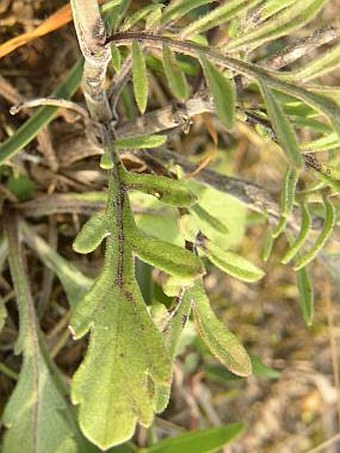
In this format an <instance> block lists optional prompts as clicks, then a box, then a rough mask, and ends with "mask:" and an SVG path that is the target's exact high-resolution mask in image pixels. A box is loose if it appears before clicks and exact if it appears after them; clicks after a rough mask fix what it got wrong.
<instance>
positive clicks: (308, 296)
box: [296, 267, 314, 326]
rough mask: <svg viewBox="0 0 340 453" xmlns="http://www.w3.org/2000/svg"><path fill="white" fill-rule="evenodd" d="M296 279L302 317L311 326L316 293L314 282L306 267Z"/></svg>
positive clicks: (299, 271) (297, 274)
mask: <svg viewBox="0 0 340 453" xmlns="http://www.w3.org/2000/svg"><path fill="white" fill-rule="evenodd" d="M296 279H297V287H298V290H299V300H300V307H301V311H302V317H303V319H304V321H305V323H306V324H307V326H311V325H312V324H313V316H314V293H313V287H312V282H311V280H310V277H309V275H308V272H307V269H306V268H305V267H304V268H302V269H300V270H298V271H297V272H296Z"/></svg>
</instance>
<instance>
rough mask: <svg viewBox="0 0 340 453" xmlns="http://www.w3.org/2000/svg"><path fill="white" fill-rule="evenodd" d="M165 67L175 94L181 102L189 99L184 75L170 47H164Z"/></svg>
mask: <svg viewBox="0 0 340 453" xmlns="http://www.w3.org/2000/svg"><path fill="white" fill-rule="evenodd" d="M163 66H164V71H165V75H166V78H167V80H168V83H169V86H170V89H171V91H172V92H173V94H174V95H175V96H176V97H177V98H178V99H180V100H185V99H186V98H187V97H188V85H187V81H186V78H185V75H184V73H183V72H182V71H181V70H180V68H179V67H178V64H177V61H176V57H175V55H174V53H173V52H172V50H171V49H170V47H169V46H167V45H165V44H164V45H163Z"/></svg>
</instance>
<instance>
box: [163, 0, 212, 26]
mask: <svg viewBox="0 0 340 453" xmlns="http://www.w3.org/2000/svg"><path fill="white" fill-rule="evenodd" d="M213 1H214V0H182V1H179V2H176V3H175V4H174V3H173V2H172V4H170V5H169V6H168V7H167V8H166V9H165V10H164V13H163V14H162V23H163V24H166V23H167V22H170V21H171V22H174V21H175V20H178V19H180V18H181V17H183V16H184V15H185V14H187V13H189V12H190V11H192V10H193V9H195V8H198V7H199V6H203V5H208V4H209V3H212V2H213Z"/></svg>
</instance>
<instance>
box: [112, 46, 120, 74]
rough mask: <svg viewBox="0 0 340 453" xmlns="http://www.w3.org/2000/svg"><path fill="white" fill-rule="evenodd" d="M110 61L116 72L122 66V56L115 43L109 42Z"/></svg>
mask: <svg viewBox="0 0 340 453" xmlns="http://www.w3.org/2000/svg"><path fill="white" fill-rule="evenodd" d="M111 63H112V66H113V69H114V70H115V71H116V72H119V71H120V69H121V66H122V57H121V55H120V52H119V49H118V47H117V46H116V45H115V44H111Z"/></svg>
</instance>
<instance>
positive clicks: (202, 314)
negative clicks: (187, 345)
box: [186, 284, 252, 376]
mask: <svg viewBox="0 0 340 453" xmlns="http://www.w3.org/2000/svg"><path fill="white" fill-rule="evenodd" d="M186 297H188V298H189V299H191V300H192V301H193V310H194V315H195V323H196V325H197V329H198V332H199V334H200V336H201V337H202V340H203V341H204V343H205V344H206V345H207V346H208V348H209V350H210V352H211V353H212V354H213V355H214V356H215V357H216V358H217V359H218V360H219V361H220V362H221V363H222V364H223V365H224V366H225V367H226V368H227V369H228V370H229V371H231V372H232V373H234V374H236V375H237V376H249V375H250V374H251V373H252V367H251V362H250V358H249V356H248V354H247V352H246V350H245V349H244V347H243V346H242V345H241V343H240V342H239V341H238V339H237V337H236V336H235V335H234V334H233V333H232V332H230V331H229V330H228V329H227V328H226V326H225V325H224V324H223V323H222V322H221V321H220V320H219V319H218V318H217V317H216V316H215V313H214V312H213V311H212V309H211V307H210V303H209V300H208V298H207V296H206V294H205V292H204V289H203V286H202V284H196V285H195V286H194V287H193V288H190V289H188V290H187V295H186Z"/></svg>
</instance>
